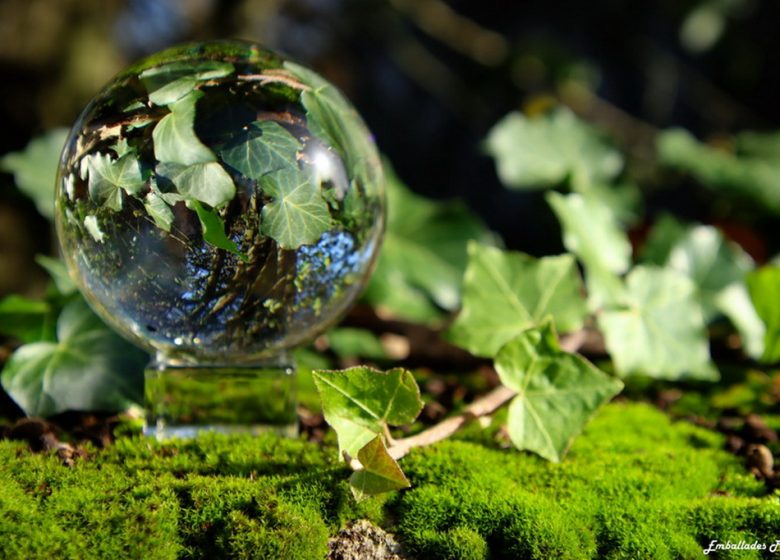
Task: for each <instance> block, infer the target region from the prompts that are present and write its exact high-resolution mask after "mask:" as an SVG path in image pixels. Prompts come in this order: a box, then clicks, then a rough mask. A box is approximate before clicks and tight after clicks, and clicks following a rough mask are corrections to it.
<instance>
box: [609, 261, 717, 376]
mask: <svg viewBox="0 0 780 560" xmlns="http://www.w3.org/2000/svg"><path fill="white" fill-rule="evenodd" d="M598 322H599V326H600V328H601V331H602V332H603V333H604V338H605V342H606V345H607V350H608V351H609V354H610V356H611V357H612V360H613V361H614V363H615V368H616V369H617V371H618V372H619V373H620V374H621V375H623V376H626V375H629V374H636V373H641V374H646V375H649V376H651V377H656V378H659V379H682V378H697V379H705V380H716V379H717V378H718V373H717V371H716V370H715V369H714V367H713V365H712V363H711V362H710V351H709V345H708V339H707V332H706V329H705V328H704V318H703V316H702V312H701V307H700V305H699V304H698V302H697V301H696V286H695V285H694V283H693V282H692V281H691V280H690V279H689V278H688V277H687V276H685V275H684V274H681V273H680V272H677V271H675V270H670V269H660V268H655V267H649V266H637V267H635V268H634V269H633V270H632V271H631V273H630V274H629V275H628V277H627V279H626V291H625V296H624V301H623V302H622V306H614V307H612V308H607V309H605V310H604V311H603V312H602V313H601V314H600V316H599V318H598Z"/></svg>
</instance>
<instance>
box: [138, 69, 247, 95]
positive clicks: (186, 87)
mask: <svg viewBox="0 0 780 560" xmlns="http://www.w3.org/2000/svg"><path fill="white" fill-rule="evenodd" d="M234 70H235V68H234V67H233V65H232V64H231V63H229V62H222V61H218V60H203V61H199V62H190V61H187V62H174V63H171V64H164V65H162V66H156V67H153V68H149V69H147V70H144V71H143V72H141V73H140V74H139V77H140V78H141V81H142V82H143V83H144V85H145V86H146V90H147V91H148V92H149V101H151V102H152V103H154V104H155V105H171V104H172V103H175V102H176V101H178V100H179V99H181V98H182V97H184V96H185V95H187V94H188V93H190V92H191V91H192V90H193V89H195V86H197V85H198V84H199V83H200V82H204V81H206V80H213V79H215V78H223V77H225V76H228V75H230V74H232V73H233V71H234Z"/></svg>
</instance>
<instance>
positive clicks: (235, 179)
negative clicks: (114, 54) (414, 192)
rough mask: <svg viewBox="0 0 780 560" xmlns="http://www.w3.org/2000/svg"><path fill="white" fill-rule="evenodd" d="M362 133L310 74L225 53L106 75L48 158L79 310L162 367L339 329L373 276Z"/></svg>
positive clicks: (349, 111) (376, 162)
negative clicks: (163, 362)
mask: <svg viewBox="0 0 780 560" xmlns="http://www.w3.org/2000/svg"><path fill="white" fill-rule="evenodd" d="M384 205H385V199H384V183H383V175H382V168H381V163H380V159H379V157H378V154H377V150H376V147H375V145H374V142H373V139H372V136H371V134H370V133H369V131H368V129H367V128H366V126H365V124H364V123H363V121H362V120H361V118H360V116H359V115H358V114H357V112H356V111H355V109H354V108H353V107H352V105H351V104H350V103H349V102H348V101H347V100H346V99H345V98H344V96H343V95H342V94H341V93H340V92H339V91H338V90H337V89H336V87H334V86H333V85H332V84H330V83H329V82H328V81H326V80H325V79H323V78H322V77H321V76H319V75H318V74H316V73H314V72H313V71H311V70H309V69H307V68H305V67H303V66H301V65H299V64H296V63H294V62H292V61H289V60H286V59H285V58H283V57H281V56H279V55H278V54H275V53H273V52H271V51H269V50H266V49H264V48H262V47H260V46H258V45H255V44H251V43H245V42H240V41H219V42H206V43H197V44H189V45H184V46H180V47H175V48H172V49H169V50H166V51H163V52H160V53H158V54H154V55H152V56H149V57H147V58H145V59H143V60H141V61H140V62H138V63H136V64H135V65H133V66H131V67H130V68H128V69H127V70H125V71H124V72H122V73H120V74H119V75H118V76H117V77H116V78H114V79H113V80H112V81H111V82H110V83H109V84H108V85H107V86H106V87H105V88H104V89H103V90H102V91H101V92H100V93H98V94H97V95H96V96H95V97H94V98H93V99H92V101H91V102H90V103H89V104H88V105H87V107H86V108H85V109H84V111H83V112H82V113H81V115H80V116H79V118H78V119H77V121H76V123H75V124H74V126H73V128H72V130H71V132H70V136H69V137H68V140H67V142H66V144H65V148H64V151H63V154H62V157H61V160H60V167H59V173H58V177H57V192H56V224H57V233H58V235H59V239H60V245H61V248H62V252H63V255H64V257H65V260H66V262H67V265H68V268H69V270H70V272H71V275H72V276H73V277H74V278H75V280H76V283H77V285H78V286H79V288H80V290H81V292H82V293H83V294H84V296H85V298H86V299H87V301H88V302H89V303H90V305H91V306H92V307H93V309H94V310H95V311H96V312H97V313H98V315H100V316H101V317H102V318H103V319H104V320H105V321H106V322H107V323H108V324H110V325H111V326H113V327H114V328H115V329H116V330H117V331H118V332H120V333H121V334H122V335H124V336H125V337H126V338H128V339H130V340H131V341H133V342H135V343H136V344H138V345H140V346H142V347H144V348H146V349H147V350H149V351H152V352H157V353H158V355H162V356H165V357H166V359H170V360H177V359H178V360H182V361H184V362H188V361H212V362H229V363H236V362H241V361H252V360H262V359H265V358H270V357H272V356H275V355H278V354H280V353H284V352H285V351H286V350H287V349H290V348H292V347H294V346H296V345H299V344H302V343H305V342H307V341H309V340H310V339H312V338H313V337H315V336H316V335H317V334H319V333H321V332H322V331H323V330H325V329H326V328H327V327H329V326H330V325H332V324H333V323H334V322H336V321H337V320H338V319H339V318H340V317H341V315H342V314H343V313H344V312H345V311H346V310H347V308H348V307H349V305H350V304H351V303H352V302H353V301H354V300H355V299H356V297H357V296H358V295H359V294H360V292H361V290H362V288H363V286H364V285H365V283H366V281H367V279H368V276H369V274H370V272H371V270H372V268H373V264H374V261H375V259H376V256H377V253H378V250H379V246H380V243H381V237H382V233H383V225H384Z"/></svg>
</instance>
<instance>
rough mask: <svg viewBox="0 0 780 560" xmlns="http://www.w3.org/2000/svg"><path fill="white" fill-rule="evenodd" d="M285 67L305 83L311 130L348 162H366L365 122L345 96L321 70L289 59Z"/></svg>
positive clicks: (302, 96)
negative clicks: (316, 71)
mask: <svg viewBox="0 0 780 560" xmlns="http://www.w3.org/2000/svg"><path fill="white" fill-rule="evenodd" d="M284 68H285V69H286V70H288V71H289V72H290V73H291V74H292V75H293V76H294V77H296V78H298V79H299V80H300V81H301V82H302V83H303V84H304V86H305V87H304V88H303V90H302V92H301V102H302V103H303V106H304V107H305V108H306V121H307V125H308V127H309V130H311V131H312V133H313V134H314V135H315V136H316V137H317V138H320V139H322V140H324V141H325V142H326V143H327V144H328V145H329V146H331V147H332V148H334V149H335V150H337V151H338V152H339V153H340V154H341V156H342V157H343V158H344V159H345V161H346V162H347V164H348V165H350V166H360V165H364V164H365V162H366V155H367V154H366V149H365V147H364V146H363V145H361V144H360V143H359V142H360V139H361V138H364V137H365V134H364V131H365V125H364V124H363V121H362V120H361V118H360V116H359V115H358V114H357V113H356V112H355V110H354V109H352V108H351V106H350V105H349V103H348V102H347V100H346V99H344V96H342V95H341V93H340V92H339V91H338V90H337V89H336V88H335V87H333V86H332V85H331V84H330V83H328V82H327V81H325V80H324V79H322V77H320V76H319V75H318V74H317V73H315V72H312V71H311V70H309V69H307V68H304V67H303V66H300V65H298V64H295V63H293V62H285V63H284Z"/></svg>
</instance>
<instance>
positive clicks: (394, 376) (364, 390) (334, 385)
mask: <svg viewBox="0 0 780 560" xmlns="http://www.w3.org/2000/svg"><path fill="white" fill-rule="evenodd" d="M312 375H313V376H314V383H315V385H316V386H317V391H318V392H319V394H320V399H321V400H322V409H323V414H324V415H325V420H326V421H327V422H328V424H330V426H331V427H332V428H333V429H334V430H335V431H336V436H337V437H338V441H339V452H341V453H343V452H344V451H346V452H347V453H348V454H349V455H351V456H353V457H354V456H356V455H358V452H359V451H360V450H361V449H362V448H363V447H364V446H365V445H366V444H367V443H368V442H370V441H371V440H372V439H374V438H375V437H376V436H377V435H381V434H383V433H384V430H385V427H386V426H388V425H394V426H400V425H403V424H410V423H412V422H414V420H415V418H417V415H418V414H419V413H420V411H421V410H422V400H420V389H419V387H418V386H417V383H416V382H415V381H414V377H413V376H412V374H411V373H410V372H408V371H406V370H404V369H401V368H395V369H391V370H389V371H387V372H382V371H377V370H374V369H371V368H367V367H354V368H349V369H345V370H340V371H329V370H316V371H314V372H313V373H312ZM358 458H360V457H359V456H358ZM361 462H362V460H361Z"/></svg>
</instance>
